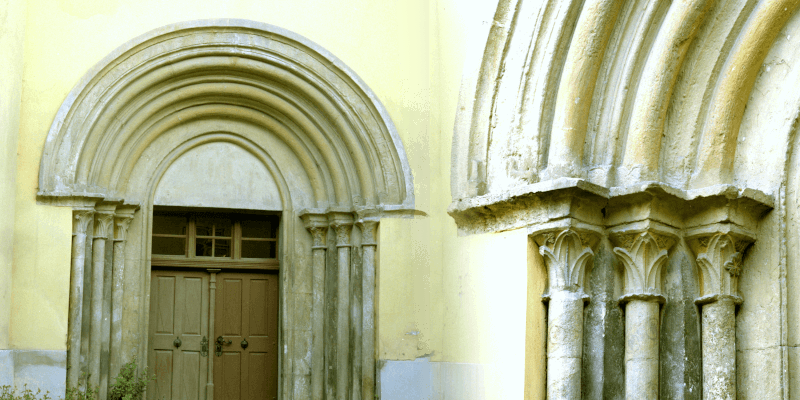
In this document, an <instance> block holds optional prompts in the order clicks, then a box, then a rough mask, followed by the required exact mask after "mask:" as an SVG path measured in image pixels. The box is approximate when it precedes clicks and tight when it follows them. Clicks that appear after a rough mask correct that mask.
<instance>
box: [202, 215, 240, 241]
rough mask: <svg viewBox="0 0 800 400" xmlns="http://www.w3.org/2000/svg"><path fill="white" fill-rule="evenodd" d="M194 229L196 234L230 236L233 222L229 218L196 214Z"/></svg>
mask: <svg viewBox="0 0 800 400" xmlns="http://www.w3.org/2000/svg"><path fill="white" fill-rule="evenodd" d="M195 231H196V232H197V236H222V237H231V236H232V235H231V232H232V231H233V223H232V222H231V220H230V218H218V217H209V216H198V217H197V227H196V229H195Z"/></svg>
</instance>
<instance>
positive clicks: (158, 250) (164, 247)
mask: <svg viewBox="0 0 800 400" xmlns="http://www.w3.org/2000/svg"><path fill="white" fill-rule="evenodd" d="M153 254H160V255H166V256H185V255H186V239H184V238H181V237H163V236H153Z"/></svg>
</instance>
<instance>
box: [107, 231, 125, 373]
mask: <svg viewBox="0 0 800 400" xmlns="http://www.w3.org/2000/svg"><path fill="white" fill-rule="evenodd" d="M112 267H113V271H112V277H111V349H110V354H109V362H108V364H109V374H110V376H112V377H114V376H117V374H119V370H120V368H122V363H121V362H120V360H121V359H122V348H121V346H120V345H121V344H122V300H123V295H124V291H123V282H124V280H125V241H123V240H115V241H114V261H113V265H112Z"/></svg>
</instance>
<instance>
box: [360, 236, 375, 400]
mask: <svg viewBox="0 0 800 400" xmlns="http://www.w3.org/2000/svg"><path fill="white" fill-rule="evenodd" d="M376 247H377V245H371V244H365V245H364V253H363V257H362V267H363V277H362V291H361V294H362V299H363V307H364V313H363V319H362V324H363V327H364V328H363V331H362V346H363V347H362V349H363V350H362V352H361V358H362V364H361V398H362V400H368V399H370V400H371V399H374V398H375V248H376Z"/></svg>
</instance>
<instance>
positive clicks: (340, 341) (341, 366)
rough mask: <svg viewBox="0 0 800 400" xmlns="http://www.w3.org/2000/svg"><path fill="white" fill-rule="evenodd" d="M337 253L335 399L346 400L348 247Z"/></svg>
mask: <svg viewBox="0 0 800 400" xmlns="http://www.w3.org/2000/svg"><path fill="white" fill-rule="evenodd" d="M338 253H339V255H338V261H339V262H338V267H339V271H338V278H339V279H338V294H339V295H338V296H337V297H338V302H337V307H336V311H337V313H336V315H337V321H336V368H337V371H336V398H337V399H339V400H347V399H348V397H349V396H348V395H347V393H348V390H347V389H348V387H349V382H350V373H349V372H350V351H349V350H350V247H349V246H339V247H338Z"/></svg>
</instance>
